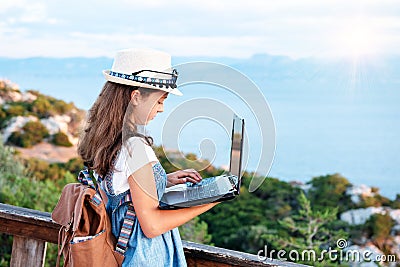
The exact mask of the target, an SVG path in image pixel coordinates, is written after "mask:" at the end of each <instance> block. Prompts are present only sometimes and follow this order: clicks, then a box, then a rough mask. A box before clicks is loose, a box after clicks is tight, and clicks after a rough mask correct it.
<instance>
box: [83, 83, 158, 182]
mask: <svg viewBox="0 0 400 267" xmlns="http://www.w3.org/2000/svg"><path fill="white" fill-rule="evenodd" d="M134 90H139V91H140V93H141V95H142V96H143V97H145V98H146V97H148V96H149V95H150V94H151V93H152V92H154V90H152V89H145V88H140V87H133V86H129V85H124V84H118V83H113V82H106V83H105V84H104V86H103V89H102V91H101V93H100V95H99V96H98V98H97V100H96V101H95V103H94V104H93V106H92V107H91V108H90V110H89V111H88V114H87V119H86V124H85V126H84V130H83V131H82V133H81V136H80V138H79V142H78V154H79V156H81V158H82V159H83V162H84V164H85V166H86V167H88V168H89V169H91V170H95V171H96V173H98V174H99V175H100V176H103V177H104V176H105V175H107V173H108V172H110V171H113V170H114V161H115V159H116V157H117V155H118V152H119V151H120V149H121V147H122V143H123V142H124V141H125V140H127V139H128V138H129V137H132V136H140V137H143V138H144V139H145V140H146V142H147V143H148V144H149V145H150V146H151V145H153V139H152V138H151V137H150V136H144V135H143V134H140V133H138V132H137V127H136V125H135V122H134V121H133V120H132V116H130V114H131V112H133V107H132V105H130V100H131V94H132V92H133V91H134ZM127 112H128V114H127Z"/></svg>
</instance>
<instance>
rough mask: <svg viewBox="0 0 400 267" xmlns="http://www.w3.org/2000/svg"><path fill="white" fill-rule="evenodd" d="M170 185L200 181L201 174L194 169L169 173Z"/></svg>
mask: <svg viewBox="0 0 400 267" xmlns="http://www.w3.org/2000/svg"><path fill="white" fill-rule="evenodd" d="M167 180H168V186H172V185H176V184H184V183H186V182H191V183H198V182H200V181H201V180H202V178H201V176H200V174H199V173H198V172H197V171H196V170H194V169H187V170H180V171H176V172H172V173H168V174H167Z"/></svg>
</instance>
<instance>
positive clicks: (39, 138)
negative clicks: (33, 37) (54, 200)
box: [0, 80, 85, 162]
mask: <svg viewBox="0 0 400 267" xmlns="http://www.w3.org/2000/svg"><path fill="white" fill-rule="evenodd" d="M84 118H85V111H84V110H81V109H79V108H77V107H76V106H75V105H74V104H73V103H66V102H65V101H63V100H59V99H57V98H54V97H52V96H47V95H44V94H41V93H39V92H38V91H35V90H28V91H25V92H22V91H21V90H20V89H19V87H18V85H16V84H14V83H12V82H11V81H8V80H0V131H1V134H2V138H3V140H2V141H3V143H6V144H8V145H11V146H14V147H15V148H16V149H17V150H18V151H20V152H21V156H22V157H26V158H31V157H34V158H39V159H43V160H46V161H49V162H66V161H68V160H69V159H71V158H74V157H76V156H77V154H76V145H77V143H78V134H79V129H80V127H81V124H82V122H83V121H84Z"/></svg>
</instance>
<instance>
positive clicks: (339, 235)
mask: <svg viewBox="0 0 400 267" xmlns="http://www.w3.org/2000/svg"><path fill="white" fill-rule="evenodd" d="M298 203H299V209H298V211H297V212H296V213H295V214H293V215H291V216H288V217H285V218H283V219H282V220H278V223H279V227H280V228H281V230H279V231H278V232H279V233H282V231H285V232H286V234H284V235H276V234H275V235H272V234H266V235H264V238H265V241H266V243H270V244H271V246H272V248H273V249H276V250H280V249H284V250H285V251H286V252H287V254H288V255H289V257H286V258H290V257H293V259H294V260H296V257H297V261H299V262H300V263H304V264H308V265H313V266H337V265H338V262H332V261H331V260H330V259H329V258H328V257H326V258H325V260H324V261H323V262H318V261H317V260H316V259H318V257H319V255H322V253H321V252H322V250H323V249H326V248H327V247H331V248H333V249H337V247H336V241H337V240H339V239H347V234H346V232H345V231H344V230H342V229H340V230H339V231H337V230H336V229H334V228H333V227H329V226H330V223H332V222H334V221H335V220H336V216H337V212H338V209H337V208H333V209H332V208H326V209H325V211H319V210H313V209H312V207H311V203H310V201H309V200H308V199H307V197H306V196H305V195H304V193H300V195H299V197H298ZM290 251H296V252H297V253H298V254H297V255H296V254H295V255H291V254H290ZM305 251H313V252H315V255H316V256H313V255H311V256H308V255H307V257H304V258H301V257H300V256H298V255H303V252H305Z"/></svg>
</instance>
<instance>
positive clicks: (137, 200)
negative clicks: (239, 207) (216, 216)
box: [128, 163, 218, 238]
mask: <svg viewBox="0 0 400 267" xmlns="http://www.w3.org/2000/svg"><path fill="white" fill-rule="evenodd" d="M128 181H129V187H130V190H131V194H132V203H133V206H134V207H135V212H136V216H137V218H138V220H139V222H140V226H141V228H142V230H143V233H144V234H145V235H146V236H147V237H148V238H153V237H156V236H158V235H161V234H163V233H165V232H167V231H169V230H171V229H174V228H175V227H178V226H180V225H182V224H184V223H186V222H188V221H190V220H191V219H193V218H194V217H196V216H198V215H200V214H202V213H203V212H206V211H207V210H209V209H211V208H212V207H214V206H215V205H217V204H218V203H210V204H205V205H200V206H195V207H190V208H184V209H178V210H160V209H159V208H158V204H159V203H158V197H157V189H156V183H155V180H154V175H153V169H152V167H151V163H148V164H146V165H145V166H143V167H141V168H140V169H138V170H137V171H135V172H134V173H133V174H132V175H131V176H130V177H129V178H128Z"/></svg>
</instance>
